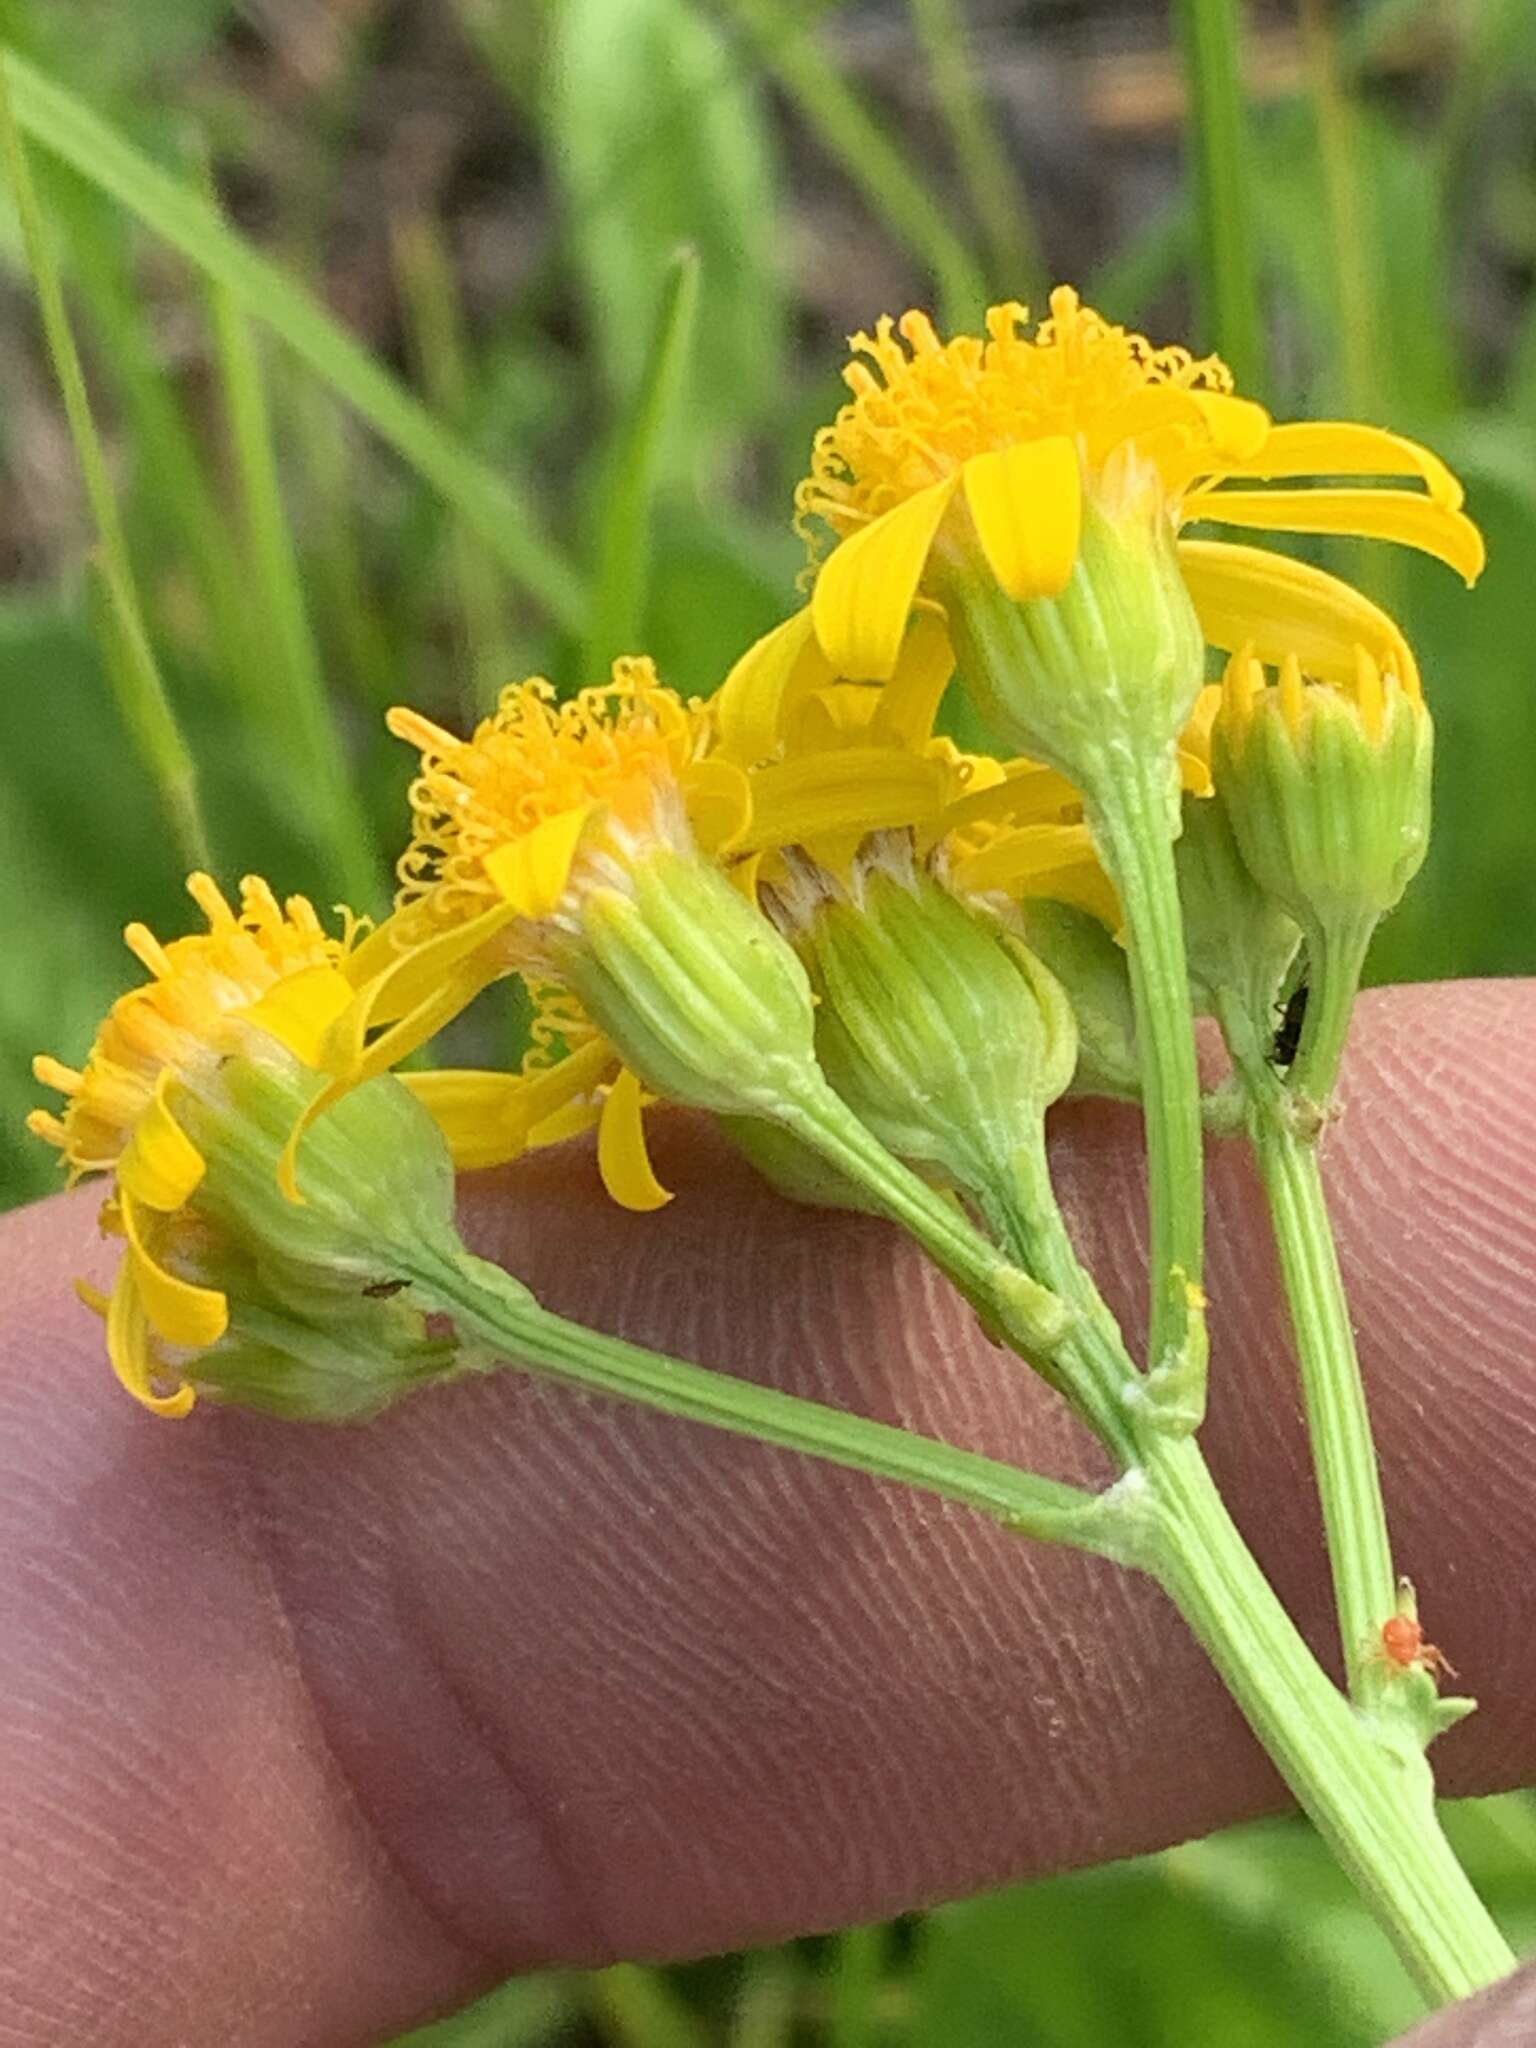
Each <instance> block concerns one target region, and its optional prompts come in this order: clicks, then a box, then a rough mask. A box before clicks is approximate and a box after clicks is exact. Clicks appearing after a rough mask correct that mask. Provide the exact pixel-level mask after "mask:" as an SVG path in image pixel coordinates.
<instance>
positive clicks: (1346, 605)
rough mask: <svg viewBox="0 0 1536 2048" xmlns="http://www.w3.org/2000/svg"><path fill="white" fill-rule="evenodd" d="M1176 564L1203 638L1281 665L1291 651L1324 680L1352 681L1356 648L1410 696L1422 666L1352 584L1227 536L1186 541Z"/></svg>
mask: <svg viewBox="0 0 1536 2048" xmlns="http://www.w3.org/2000/svg"><path fill="white" fill-rule="evenodd" d="M1179 566H1180V568H1181V569H1182V570H1183V573H1184V581H1185V583H1186V585H1187V586H1188V589H1189V594H1190V598H1191V600H1192V602H1193V604H1194V607H1195V610H1196V612H1197V613H1198V614H1199V618H1200V624H1201V627H1202V629H1203V631H1204V633H1205V637H1206V639H1207V640H1209V641H1210V643H1211V645H1212V646H1213V647H1220V648H1222V649H1224V650H1225V651H1227V652H1229V653H1230V652H1232V651H1234V650H1235V649H1237V648H1240V647H1244V646H1248V645H1249V644H1250V643H1251V649H1252V653H1253V654H1254V656H1255V657H1256V658H1257V659H1258V660H1259V661H1262V662H1268V663H1271V664H1275V665H1278V664H1279V663H1280V662H1281V661H1283V660H1284V659H1285V657H1286V655H1287V654H1292V653H1294V654H1295V655H1296V657H1297V659H1298V660H1299V661H1300V663H1301V665H1302V667H1303V668H1304V669H1305V670H1306V672H1307V674H1308V675H1311V676H1316V677H1317V679H1318V680H1319V682H1325V683H1352V682H1353V681H1354V677H1355V649H1356V648H1357V647H1364V648H1366V649H1367V650H1368V651H1369V652H1370V653H1371V654H1372V655H1374V656H1375V658H1376V659H1377V660H1378V661H1380V662H1381V664H1382V666H1383V668H1390V669H1391V670H1392V672H1393V673H1394V674H1395V675H1396V676H1397V678H1398V681H1399V682H1400V683H1401V684H1402V685H1403V687H1404V689H1406V690H1407V691H1408V692H1409V694H1410V695H1411V696H1418V695H1419V694H1420V684H1419V672H1418V666H1417V664H1416V663H1415V661H1414V658H1413V655H1412V653H1411V652H1410V650H1409V647H1408V643H1407V641H1406V640H1405V639H1404V638H1403V635H1402V632H1401V630H1400V629H1399V628H1398V626H1397V625H1396V624H1395V623H1394V622H1393V620H1391V619H1390V618H1388V616H1387V614H1386V613H1385V612H1384V611H1382V609H1381V608H1380V606H1379V605H1374V604H1372V603H1371V601H1370V599H1369V598H1368V597H1363V596H1362V595H1361V593H1360V592H1359V591H1358V590H1356V589H1354V588H1353V587H1352V586H1351V585H1350V584H1348V583H1344V582H1341V581H1340V579H1339V578H1338V577H1337V576H1330V575H1328V574H1327V573H1326V572H1325V571H1324V570H1322V569H1314V568H1313V567H1312V565H1311V564H1310V563H1309V562H1297V561H1294V560H1292V558H1291V557H1290V556H1289V555H1276V554H1270V553H1268V552H1266V551H1265V550H1264V549H1263V548H1247V547H1240V546H1238V545H1236V544H1235V543H1232V542H1229V541H1217V540H1181V541H1180V542H1179Z"/></svg>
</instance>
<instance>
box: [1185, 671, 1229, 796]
mask: <svg viewBox="0 0 1536 2048" xmlns="http://www.w3.org/2000/svg"><path fill="white" fill-rule="evenodd" d="M1220 710H1221V685H1220V683H1207V684H1206V686H1205V688H1204V689H1203V690H1202V691H1201V692H1200V694H1199V696H1198V697H1197V698H1196V699H1195V708H1194V710H1193V711H1191V713H1190V714H1189V719H1188V722H1187V723H1186V725H1185V727H1184V730H1183V732H1182V733H1181V734H1180V735H1179V770H1180V780H1181V781H1182V782H1183V784H1184V787H1185V788H1186V789H1195V793H1196V794H1197V795H1199V796H1204V795H1205V794H1206V790H1204V789H1199V788H1197V787H1196V781H1194V780H1192V779H1191V778H1192V777H1196V778H1197V779H1198V775H1199V772H1200V771H1203V778H1204V781H1205V782H1206V784H1207V785H1209V783H1210V779H1211V771H1210V759H1211V727H1212V726H1213V725H1214V724H1215V723H1216V715H1217V713H1218V712H1219V711H1220ZM1186 762H1189V763H1190V764H1191V765H1190V767H1188V768H1186V767H1185V765H1184V764H1185V763H1186Z"/></svg>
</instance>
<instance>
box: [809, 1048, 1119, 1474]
mask: <svg viewBox="0 0 1536 2048" xmlns="http://www.w3.org/2000/svg"><path fill="white" fill-rule="evenodd" d="M777 1120H778V1122H779V1123H780V1124H781V1125H782V1127H783V1128H784V1129H785V1130H787V1131H790V1132H792V1133H793V1135H794V1136H795V1137H797V1138H799V1139H800V1140H801V1141H802V1143H804V1144H806V1145H809V1146H810V1147H811V1148H812V1150H813V1151H815V1152H817V1153H818V1154H819V1155H820V1156H821V1157H822V1158H823V1159H825V1160H827V1161H828V1163H829V1164H830V1165H832V1166H834V1167H836V1168H837V1170H838V1172H839V1173H841V1174H843V1175H844V1176H846V1178H847V1179H849V1180H851V1181H852V1182H853V1183H854V1185H855V1186H856V1187H858V1188H860V1189H862V1190H863V1191H864V1192H865V1193H866V1194H868V1195H869V1196H871V1197H872V1199H873V1201H874V1202H875V1204H876V1206H877V1207H878V1208H879V1209H880V1210H881V1212H882V1213H883V1214H884V1215H886V1216H889V1217H890V1219H891V1220H892V1222H894V1223H899V1224H900V1225H901V1226H902V1228H903V1229H904V1230H905V1231H906V1232H907V1234H908V1235H909V1236H910V1237H912V1238H913V1239H914V1240H915V1241H916V1242H917V1243H918V1244H919V1245H920V1246H921V1247H922V1249H923V1250H924V1251H925V1252H926V1253H927V1254H928V1256H929V1258H931V1259H932V1260H933V1262H934V1264H935V1265H937V1266H938V1268H939V1269H940V1271H941V1272H942V1273H943V1274H944V1275H945V1277H946V1278H947V1279H949V1280H951V1281H952V1282H953V1283H954V1285H955V1286H956V1287H957V1288H959V1290H960V1292H961V1293H962V1294H963V1295H964V1296H965V1298H966V1299H967V1301H969V1302H970V1303H971V1304H972V1306H973V1307H975V1308H976V1309H977V1310H978V1311H979V1312H980V1313H981V1315H982V1317H983V1319H984V1321H985V1322H986V1323H987V1324H988V1325H989V1326H991V1327H993V1328H995V1329H996V1330H997V1331H998V1332H999V1334H1000V1335H1001V1336H1002V1337H1003V1338H1004V1339H1005V1341H1006V1342H1007V1343H1008V1344H1009V1345H1010V1346H1011V1347H1012V1349H1013V1350H1015V1351H1016V1352H1018V1354H1019V1355H1020V1356H1021V1357H1022V1358H1024V1359H1026V1360H1027V1361H1028V1362H1029V1363H1030V1364H1031V1365H1033V1366H1034V1367H1035V1368H1036V1370H1038V1371H1040V1372H1041V1373H1042V1374H1043V1375H1044V1377H1045V1378H1046V1379H1048V1380H1049V1381H1050V1383H1051V1384H1052V1385H1053V1386H1055V1387H1057V1388H1058V1389H1059V1390H1060V1391H1061V1392H1062V1393H1064V1394H1065V1395H1066V1396H1067V1398H1068V1399H1069V1400H1070V1401H1071V1402H1072V1404H1073V1406H1074V1407H1076V1408H1077V1409H1078V1411H1079V1413H1081V1414H1082V1415H1083V1416H1084V1417H1085V1419H1088V1420H1089V1421H1090V1422H1091V1425H1092V1427H1093V1428H1094V1429H1095V1430H1096V1431H1097V1432H1098V1433H1099V1434H1100V1435H1101V1436H1102V1438H1103V1440H1104V1442H1105V1443H1106V1444H1107V1445H1109V1447H1110V1448H1111V1449H1112V1450H1115V1451H1116V1452H1117V1453H1118V1454H1120V1457H1121V1464H1122V1467H1123V1466H1124V1465H1125V1464H1126V1463H1128V1462H1129V1460H1130V1457H1131V1454H1132V1440H1131V1438H1130V1437H1129V1435H1128V1434H1127V1431H1126V1429H1125V1428H1124V1426H1123V1423H1122V1420H1121V1417H1120V1413H1119V1403H1118V1399H1117V1398H1114V1397H1112V1396H1111V1395H1110V1394H1109V1393H1108V1392H1107V1390H1106V1389H1105V1388H1104V1387H1103V1385H1102V1383H1101V1382H1100V1383H1098V1384H1096V1383H1095V1375H1094V1374H1093V1372H1092V1371H1084V1370H1083V1369H1081V1361H1080V1355H1079V1353H1078V1352H1077V1351H1076V1350H1075V1349H1074V1348H1073V1347H1072V1345H1071V1343H1070V1339H1071V1336H1072V1333H1073V1331H1074V1330H1075V1328H1076V1325H1077V1321H1078V1316H1077V1311H1076V1309H1075V1308H1073V1307H1072V1306H1071V1305H1070V1304H1069V1303H1067V1302H1064V1301H1063V1300H1062V1299H1061V1297H1060V1295H1059V1294H1057V1293H1056V1292H1054V1291H1053V1289H1051V1288H1050V1287H1049V1286H1047V1285H1044V1284H1043V1283H1042V1282H1041V1281H1040V1279H1039V1278H1038V1277H1037V1276H1036V1275H1035V1274H1034V1273H1033V1272H1031V1271H1028V1270H1026V1269H1025V1267H1024V1266H1022V1265H1019V1264H1016V1263H1015V1262H1014V1260H1013V1259H1012V1258H1011V1257H1009V1256H1007V1255H1005V1254H1004V1253H1003V1252H1001V1251H999V1249H998V1247H997V1246H996V1245H995V1244H993V1243H992V1241H991V1240H990V1239H989V1238H987V1237H985V1236H983V1235H982V1233H981V1232H980V1231H979V1230H978V1229H977V1228H976V1227H975V1225H974V1224H973V1223H972V1222H971V1221H970V1219H969V1217H968V1216H967V1215H966V1214H965V1212H964V1210H963V1209H962V1208H961V1207H960V1205H959V1203H958V1202H956V1201H954V1200H952V1199H951V1198H950V1197H949V1196H947V1195H945V1194H941V1193H940V1192H939V1191H938V1190H936V1189H934V1188H931V1187H929V1185H928V1184H927V1182H926V1181H924V1180H921V1179H919V1177H918V1176H917V1175H916V1174H915V1173H914V1172H913V1171H912V1170H911V1168H910V1167H908V1166H906V1165H904V1164H903V1162H902V1161H901V1160H899V1159H897V1158H895V1157H893V1155H892V1154H891V1153H890V1152H888V1151H887V1150H886V1148H885V1146H884V1145H883V1144H882V1143H881V1142H880V1140H879V1139H878V1138H877V1137H876V1136H875V1135H874V1133H873V1132H872V1131H870V1130H869V1129H868V1128H867V1126H866V1125H865V1124H863V1123H862V1122H861V1121H860V1120H859V1118H858V1117H857V1116H855V1114H854V1113H853V1111H852V1110H851V1109H850V1108H849V1107H848V1105H847V1104H846V1103H845V1102H844V1101H843V1100H842V1098H841V1097H840V1096H839V1095H837V1094H836V1093H835V1092H834V1091H833V1090H832V1089H831V1088H829V1087H826V1086H825V1085H823V1086H821V1087H816V1088H813V1087H806V1088H803V1089H802V1092H801V1094H800V1097H799V1100H798V1101H797V1102H795V1103H794V1104H793V1105H792V1106H791V1107H790V1108H788V1109H787V1110H786V1111H784V1112H783V1113H781V1115H780V1116H779V1118H778V1119H777Z"/></svg>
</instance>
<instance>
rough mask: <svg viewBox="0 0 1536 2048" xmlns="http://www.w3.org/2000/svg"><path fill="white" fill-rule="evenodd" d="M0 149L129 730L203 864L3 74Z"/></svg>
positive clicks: (175, 734)
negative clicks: (95, 538) (89, 525)
mask: <svg viewBox="0 0 1536 2048" xmlns="http://www.w3.org/2000/svg"><path fill="white" fill-rule="evenodd" d="M0 152H3V155H4V160H5V166H6V173H7V176H8V178H9V180H10V185H11V191H12V194H13V196H14V198H15V201H16V206H17V210H18V213H19V214H20V218H21V231H22V238H23V241H24V244H25V247H26V252H27V261H28V263H29V264H30V266H31V270H32V276H33V279H34V281H35V283H36V286H37V299H38V310H39V312H40V314H41V316H42V322H43V332H44V334H45V336H46V339H47V343H48V353H49V355H50V357H51V358H52V361H53V368H54V374H55V376H56V377H57V378H58V381H59V388H60V391H61V392H62V394H63V398H64V410H65V413H66V414H67V416H68V419H69V431H70V434H71V436H72V437H73V440H74V444H75V453H76V455H77V456H78V458H79V462H80V469H81V473H82V475H83V477H84V480H85V489H86V495H87V497H88V498H89V500H90V506H91V514H92V517H93V518H94V520H95V522H96V531H97V533H98V535H99V536H100V555H101V563H102V570H103V575H104V577H105V580H106V585H107V589H108V591H109V593H110V607H109V615H110V619H111V622H112V630H111V632H110V635H109V644H110V647H111V649H112V658H111V659H110V660H109V663H108V674H109V676H110V678H111V680H112V682H113V684H114V687H115V690H116V693H117V696H118V701H119V703H120V705H121V707H122V711H123V716H124V718H125V720H126V722H127V724H128V728H129V731H130V732H131V733H132V735H133V737H134V741H135V743H136V745H137V747H138V749H139V753H140V756H141V758H142V759H143V761H144V764H145V766H146V768H147V769H148V770H149V773H150V775H151V776H152V777H153V779H154V781H155V784H156V786H157V788H158V789H159V792H160V798H161V802H162V804H163V805H164V808H165V812H166V815H167V817H168V819H169V821H170V824H171V829H172V831H173V832H174V833H175V835H176V842H177V846H178V848H179V850H180V853H181V857H182V859H183V861H184V863H185V864H186V865H187V866H189V867H200V866H205V865H206V864H207V861H208V837H207V832H206V830H205V828H204V825H203V820H202V814H201V810H200V807H199V803H198V794H197V768H196V764H195V763H194V761H193V759H192V754H191V750H190V749H189V748H188V746H187V743H186V741H185V740H184V739H183V737H182V733H181V728H180V726H179V725H178V724H177V721H176V713H175V711H174V710H173V708H172V706H171V701H170V698H169V697H168V696H167V694H166V690H165V685H164V683H163V681H162V680H161V676H160V671H159V669H158V667H157V666H156V663H155V658H154V654H153V651H152V650H151V648H150V644H149V636H148V634H147V633H146V632H145V630H144V618H143V611H142V608H141V607H140V604H139V598H138V591H137V588H136V585H135V583H134V577H133V563H132V559H131V557H130V556H129V553H128V542H127V539H126V536H125V535H124V533H123V525H122V519H121V516H120V515H119V512H118V505H117V493H116V490H115V489H114V487H113V483H112V478H111V475H110V473H109V471H108V468H107V460H106V454H105V451H104V450H103V448H102V445H101V437H100V436H99V434H98V433H97V431H96V421H95V417H94V415H93V414H92V411H91V399H90V393H89V391H88V390H87V388H86V382H85V372H84V369H83V368H82V366H81V362H80V353H79V350H78V349H77V348H76V346H75V337H74V330H73V328H72V327H71V326H70V321H69V312H68V309H67V308H66V306H65V304H64V289H63V285H62V283H61V281H60V278H59V271H58V265H57V264H56V263H55V261H54V256H53V248H52V244H51V243H50V240H49V236H48V229H47V226H46V223H45V222H44V220H43V217H42V212H41V209H40V208H39V206H38V202H37V193H36V190H35V188H34V186H33V183H32V176H31V171H30V169H29V167H28V164H27V154H26V146H25V144H24V143H23V141H22V139H21V133H20V130H19V128H18V126H17V122H16V119H15V110H14V108H13V106H12V103H11V96H10V94H9V92H8V91H7V90H6V82H5V79H4V77H3V76H0Z"/></svg>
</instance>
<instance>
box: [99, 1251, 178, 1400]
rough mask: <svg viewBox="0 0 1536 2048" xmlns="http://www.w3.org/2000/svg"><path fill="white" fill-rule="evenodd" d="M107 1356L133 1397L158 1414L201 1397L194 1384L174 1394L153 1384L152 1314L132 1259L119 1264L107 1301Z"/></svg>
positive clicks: (155, 1359)
mask: <svg viewBox="0 0 1536 2048" xmlns="http://www.w3.org/2000/svg"><path fill="white" fill-rule="evenodd" d="M107 1356H108V1358H110V1359H111V1361H112V1370H113V1371H114V1372H115V1373H116V1374H117V1376H118V1378H119V1379H120V1380H121V1381H122V1383H123V1385H124V1386H125V1387H126V1388H127V1389H128V1391H129V1393H130V1394H132V1396H133V1398H134V1399H135V1400H136V1401H141V1402H142V1403H143V1404H144V1406H145V1407H146V1408H148V1409H150V1410H151V1411H152V1412H153V1413H154V1414H156V1415H167V1416H181V1415H185V1414H186V1412H187V1410H188V1409H189V1408H190V1407H191V1406H192V1404H193V1402H194V1401H195V1400H196V1399H197V1396H196V1394H195V1393H194V1392H193V1390H192V1388H191V1387H187V1386H181V1387H178V1388H177V1389H176V1391H175V1393H174V1394H157V1393H156V1392H155V1391H154V1389H153V1387H152V1385H151V1381H152V1378H153V1376H154V1374H155V1372H156V1371H157V1370H158V1369H159V1360H158V1359H157V1358H156V1357H155V1354H154V1346H153V1343H152V1341H151V1338H150V1330H149V1318H148V1316H147V1315H146V1314H145V1311H144V1299H143V1296H142V1295H141V1294H140V1292H139V1286H138V1281H137V1278H136V1275H135V1271H134V1267H133V1263H132V1261H131V1260H129V1259H124V1261H123V1263H122V1265H121V1266H120V1267H119V1268H118V1273H117V1283H116V1285H115V1286H114V1287H113V1289H112V1299H111V1301H110V1302H109V1303H108V1304H107Z"/></svg>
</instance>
